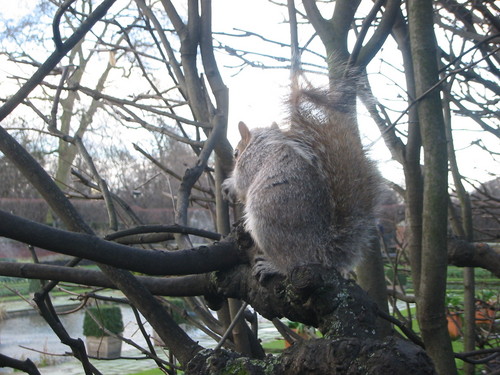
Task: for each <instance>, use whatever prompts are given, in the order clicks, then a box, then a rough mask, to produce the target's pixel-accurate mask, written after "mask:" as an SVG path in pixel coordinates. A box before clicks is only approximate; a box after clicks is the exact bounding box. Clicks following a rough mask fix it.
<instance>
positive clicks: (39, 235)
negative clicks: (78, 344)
mask: <svg viewBox="0 0 500 375" xmlns="http://www.w3.org/2000/svg"><path fill="white" fill-rule="evenodd" d="M0 221H1V222H2V225H1V226H0V236H3V237H7V238H11V239H14V240H17V241H20V242H24V243H28V244H30V245H33V246H36V247H40V248H42V249H46V250H51V251H55V252H58V253H61V254H66V255H72V256H76V257H79V258H85V259H90V260H93V261H95V262H99V263H102V264H107V265H111V266H114V267H117V268H122V269H128V270H130V271H136V272H142V273H146V274H150V275H186V274H193V273H204V272H209V271H214V270H218V269H227V268H228V267H231V266H233V265H235V264H237V263H238V262H239V261H240V260H239V259H238V255H237V252H236V251H234V249H235V245H234V243H233V242H232V240H230V239H228V240H227V241H223V242H219V243H216V244H214V245H211V246H201V247H199V248H195V249H186V250H182V251H175V252H167V251H147V250H142V249H137V248H133V247H129V246H125V245H120V244H117V243H113V242H109V241H105V240H103V239H100V238H98V237H96V236H94V235H89V234H82V233H74V232H67V231H63V230H60V229H55V228H52V227H49V226H46V225H43V224H38V223H35V222H33V221H30V220H27V219H23V218H20V217H18V216H15V215H12V214H9V213H7V212H5V211H0Z"/></svg>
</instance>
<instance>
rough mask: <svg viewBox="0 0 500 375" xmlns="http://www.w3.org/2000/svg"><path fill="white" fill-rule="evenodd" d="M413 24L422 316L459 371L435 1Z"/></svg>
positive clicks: (431, 340) (439, 361) (435, 350)
mask: <svg viewBox="0 0 500 375" xmlns="http://www.w3.org/2000/svg"><path fill="white" fill-rule="evenodd" d="M407 4H408V23H409V29H410V45H411V50H412V59H413V68H414V75H415V84H416V93H417V97H419V98H420V97H421V96H423V97H422V99H421V100H420V102H419V104H418V114H419V120H420V129H421V135H422V144H423V147H424V162H425V168H424V201H423V215H422V233H423V235H422V259H421V278H420V288H419V295H418V297H417V298H418V304H417V317H418V320H419V324H420V329H421V332H422V337H423V339H424V343H425V346H426V349H427V352H428V353H429V355H430V356H431V357H432V359H433V361H434V363H435V365H436V369H437V371H438V373H439V374H443V375H445V374H446V375H450V374H456V373H457V369H456V366H455V361H454V358H453V351H452V347H451V341H450V337H449V335H448V331H447V325H446V318H445V304H444V301H445V293H446V267H447V260H448V258H447V212H448V210H447V188H448V184H447V175H448V159H447V152H446V134H445V126H444V119H443V114H442V107H441V99H440V96H439V91H437V90H432V91H428V90H429V89H431V88H432V87H433V85H434V84H435V83H436V82H437V81H438V67H437V58H436V56H437V55H436V41H435V36H434V30H433V26H434V23H433V8H432V1H431V0H422V1H409V2H407Z"/></svg>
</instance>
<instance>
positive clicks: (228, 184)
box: [221, 178, 236, 203]
mask: <svg viewBox="0 0 500 375" xmlns="http://www.w3.org/2000/svg"><path fill="white" fill-rule="evenodd" d="M221 191H222V197H223V198H224V199H225V200H227V201H228V202H231V203H235V202H236V191H235V189H234V184H233V181H232V179H231V178H228V179H226V180H224V182H223V183H222V186H221Z"/></svg>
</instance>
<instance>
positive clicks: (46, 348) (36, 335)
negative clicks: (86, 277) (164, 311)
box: [0, 306, 279, 363]
mask: <svg viewBox="0 0 500 375" xmlns="http://www.w3.org/2000/svg"><path fill="white" fill-rule="evenodd" d="M120 308H121V311H122V316H123V324H124V326H125V331H124V333H123V336H124V337H126V338H128V339H132V340H134V341H135V342H136V343H137V344H139V345H141V346H142V347H144V348H146V347H147V345H146V340H145V339H144V337H143V336H142V334H141V332H140V331H139V329H138V325H137V322H136V320H135V316H134V314H133V312H132V310H131V309H130V308H129V307H128V306H120ZM83 317H84V311H83V310H82V311H78V312H76V313H72V314H69V315H60V316H59V318H60V319H61V321H62V323H63V325H64V327H65V328H66V330H67V331H68V333H69V335H70V336H71V337H72V338H78V337H81V338H82V339H84V336H83ZM145 328H146V331H147V332H148V334H149V335H151V334H152V328H151V326H150V325H149V324H148V323H146V324H145ZM183 328H184V329H185V330H186V331H187V332H188V334H189V335H190V336H191V338H192V339H193V340H195V341H198V342H199V344H200V345H202V346H204V347H213V346H215V345H216V343H215V342H214V340H212V339H211V338H209V337H208V336H206V335H205V334H204V333H203V332H202V331H200V330H198V329H195V328H192V327H189V326H187V327H185V326H183ZM259 335H260V336H261V339H262V340H263V341H266V340H270V339H273V338H275V337H278V336H279V333H277V331H276V329H275V328H274V326H273V325H272V323H270V322H269V321H267V320H264V319H263V320H262V321H261V322H259ZM23 347H25V348H23ZM26 348H28V349H26ZM29 349H34V350H36V351H40V352H44V353H51V354H59V355H60V354H64V353H66V352H69V351H70V349H69V347H68V346H66V345H64V344H62V343H61V342H60V340H59V338H58V337H57V336H56V335H55V334H54V332H52V330H51V329H50V327H49V326H48V325H47V324H46V323H45V321H44V320H43V318H42V317H41V316H40V315H39V314H38V313H37V312H35V311H34V310H32V311H27V312H26V313H23V314H22V316H17V317H12V318H8V319H4V320H0V353H2V354H4V355H7V356H10V357H14V358H18V359H26V358H30V359H31V360H32V361H34V362H36V363H39V362H42V361H44V360H49V361H50V362H51V363H57V362H62V361H64V360H65V358H64V357H52V356H50V357H49V356H47V355H46V354H43V353H38V352H35V351H33V350H29ZM132 350H134V348H133V347H132V346H130V345H128V344H126V343H123V344H122V352H123V354H124V355H126V352H127V351H132ZM135 352H136V351H135ZM49 358H50V359H49Z"/></svg>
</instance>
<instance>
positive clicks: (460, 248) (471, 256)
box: [448, 239, 500, 277]
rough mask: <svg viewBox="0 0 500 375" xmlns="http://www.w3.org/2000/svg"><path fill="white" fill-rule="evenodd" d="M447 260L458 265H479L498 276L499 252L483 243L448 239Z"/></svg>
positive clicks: (499, 267) (499, 273)
mask: <svg viewBox="0 0 500 375" xmlns="http://www.w3.org/2000/svg"><path fill="white" fill-rule="evenodd" d="M448 262H449V264H453V265H454V266H458V267H481V268H484V269H486V270H488V271H490V272H492V273H493V274H494V275H495V276H496V277H500V253H498V252H497V251H495V250H493V249H492V248H491V247H490V246H488V245H487V244H485V243H470V242H467V241H463V240H457V239H450V240H448Z"/></svg>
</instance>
